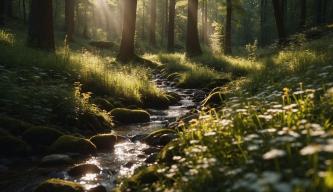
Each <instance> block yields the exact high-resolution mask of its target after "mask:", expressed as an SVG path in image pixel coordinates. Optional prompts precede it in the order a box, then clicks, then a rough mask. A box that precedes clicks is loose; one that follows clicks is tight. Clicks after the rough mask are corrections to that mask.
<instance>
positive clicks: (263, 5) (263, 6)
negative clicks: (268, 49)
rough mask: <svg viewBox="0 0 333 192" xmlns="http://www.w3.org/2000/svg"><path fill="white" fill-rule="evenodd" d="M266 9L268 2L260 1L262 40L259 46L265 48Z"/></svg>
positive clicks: (265, 0)
mask: <svg viewBox="0 0 333 192" xmlns="http://www.w3.org/2000/svg"><path fill="white" fill-rule="evenodd" d="M266 9H267V0H261V1H260V40H259V45H260V46H261V47H264V46H265V45H266V43H267V42H266V40H267V39H266V37H267V36H266V27H265V25H266V16H267V15H266Z"/></svg>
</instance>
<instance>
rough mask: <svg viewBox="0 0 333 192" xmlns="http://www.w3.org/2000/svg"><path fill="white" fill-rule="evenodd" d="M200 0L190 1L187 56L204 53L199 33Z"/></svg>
mask: <svg viewBox="0 0 333 192" xmlns="http://www.w3.org/2000/svg"><path fill="white" fill-rule="evenodd" d="M198 7H199V2H198V0H188V17H187V36H186V54H187V55H189V56H196V55H200V54H201V53H202V51H201V47H200V43H199V32H198Z"/></svg>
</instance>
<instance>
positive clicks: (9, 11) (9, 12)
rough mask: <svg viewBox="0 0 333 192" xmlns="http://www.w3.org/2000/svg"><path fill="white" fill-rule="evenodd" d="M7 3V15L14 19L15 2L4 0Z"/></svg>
mask: <svg viewBox="0 0 333 192" xmlns="http://www.w3.org/2000/svg"><path fill="white" fill-rule="evenodd" d="M2 1H6V15H7V16H8V17H10V18H13V17H14V15H13V0H2Z"/></svg>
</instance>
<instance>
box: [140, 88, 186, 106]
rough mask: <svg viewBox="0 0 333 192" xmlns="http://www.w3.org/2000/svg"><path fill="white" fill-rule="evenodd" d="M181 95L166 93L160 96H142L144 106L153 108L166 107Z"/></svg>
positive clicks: (176, 100) (175, 101)
mask: <svg viewBox="0 0 333 192" xmlns="http://www.w3.org/2000/svg"><path fill="white" fill-rule="evenodd" d="M180 99H181V97H180V96H179V95H178V94H176V93H171V92H169V93H166V94H165V95H161V96H146V97H145V98H143V103H144V106H145V107H150V108H154V109H167V108H169V106H170V105H174V104H177V103H178V102H179V100H180Z"/></svg>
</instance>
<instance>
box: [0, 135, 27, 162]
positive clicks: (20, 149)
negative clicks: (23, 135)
mask: <svg viewBox="0 0 333 192" xmlns="http://www.w3.org/2000/svg"><path fill="white" fill-rule="evenodd" d="M0 151H1V153H0V157H7V156H10V157H13V156H14V157H17V156H25V155H27V154H28V152H29V151H30V147H29V145H28V144H27V143H25V142H24V141H22V140H21V139H19V138H17V137H13V136H0Z"/></svg>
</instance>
